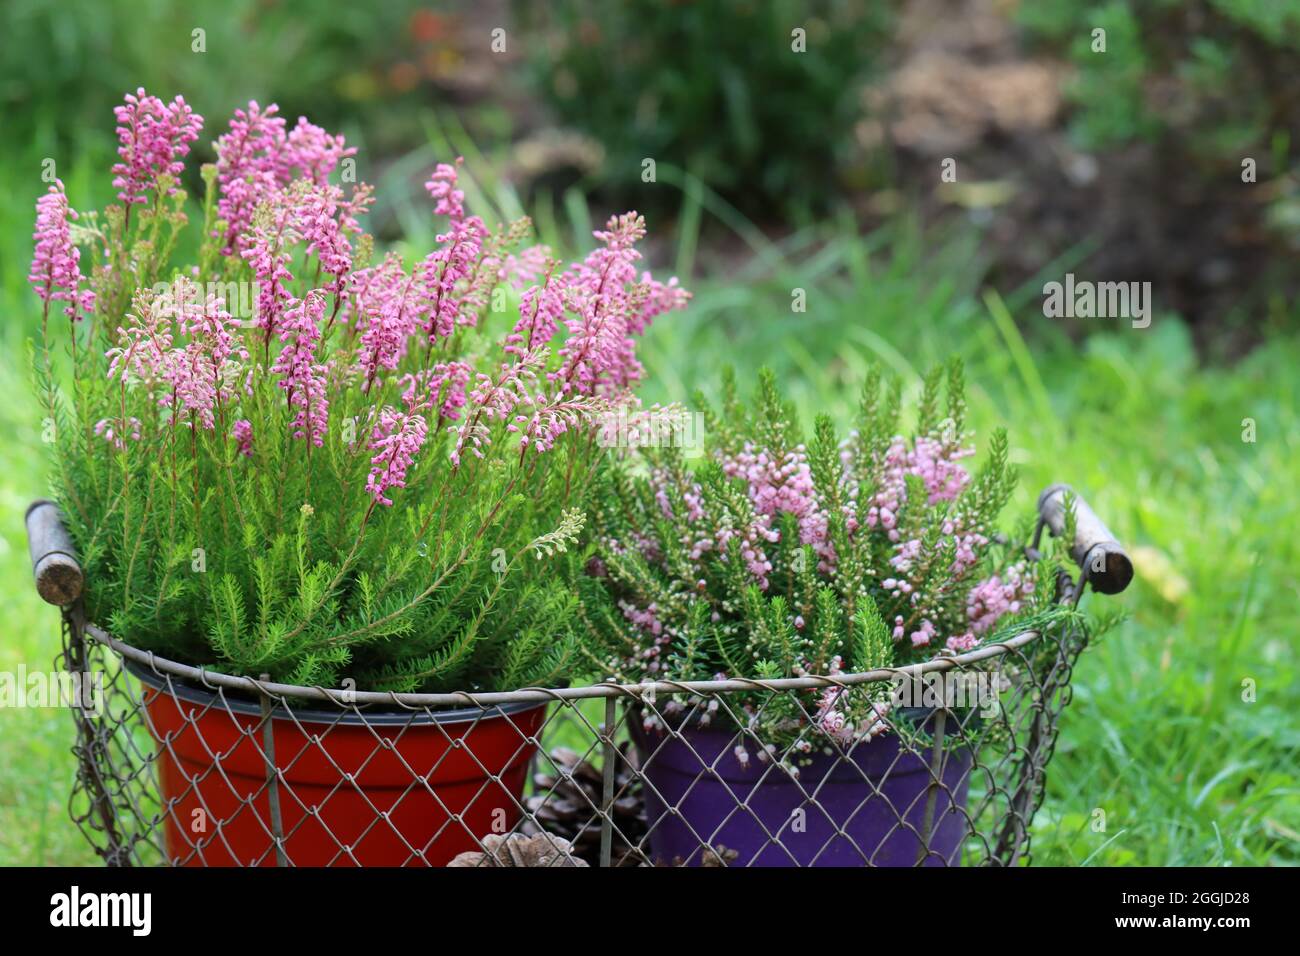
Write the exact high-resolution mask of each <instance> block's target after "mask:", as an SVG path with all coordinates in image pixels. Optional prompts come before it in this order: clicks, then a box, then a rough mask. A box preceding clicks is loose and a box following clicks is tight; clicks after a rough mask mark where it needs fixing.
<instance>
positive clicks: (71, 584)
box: [27, 485, 1132, 866]
mask: <svg viewBox="0 0 1300 956" xmlns="http://www.w3.org/2000/svg"><path fill="white" fill-rule="evenodd" d="M1067 491H1068V489H1067V488H1066V486H1063V485H1055V486H1052V487H1050V488H1048V489H1047V490H1046V491H1044V493H1043V495H1042V496H1041V497H1040V499H1039V512H1040V520H1039V526H1038V531H1037V533H1036V535H1035V540H1034V543H1033V546H1032V547H1031V549H1030V550H1031V552H1032V551H1035V550H1036V549H1037V546H1038V544H1039V540H1038V539H1039V537H1040V536H1041V533H1042V530H1043V528H1044V527H1045V526H1046V527H1048V528H1050V529H1051V530H1052V532H1053V533H1054V534H1058V535H1059V534H1060V533H1062V531H1063V529H1064V527H1065V524H1066V521H1065V514H1064V512H1065V507H1066V493H1067ZM1074 507H1075V527H1076V539H1075V541H1074V542H1073V545H1072V554H1073V555H1074V557H1075V560H1076V561H1077V562H1078V563H1079V566H1080V569H1081V571H1080V574H1079V576H1078V579H1077V581H1076V580H1074V579H1072V578H1071V576H1069V575H1065V574H1062V575H1061V576H1060V579H1059V580H1058V582H1057V596H1058V599H1059V600H1061V601H1067V602H1077V601H1078V600H1079V598H1080V596H1081V594H1082V592H1083V589H1084V586H1085V584H1087V583H1089V582H1091V584H1092V586H1093V588H1094V590H1097V591H1102V592H1104V593H1116V592H1118V591H1120V590H1123V588H1124V587H1125V586H1126V585H1127V584H1128V582H1129V580H1130V579H1131V577H1132V566H1131V564H1130V563H1129V561H1128V558H1127V557H1126V556H1125V555H1124V552H1123V550H1122V549H1121V548H1120V546H1119V545H1118V544H1116V543H1115V541H1114V538H1113V537H1112V536H1111V534H1110V532H1109V531H1108V530H1107V529H1106V528H1105V526H1104V525H1103V524H1102V523H1101V522H1100V521H1099V520H1098V519H1097V518H1096V516H1095V515H1094V514H1093V513H1092V512H1091V510H1090V509H1089V508H1088V507H1087V505H1086V504H1085V503H1084V502H1082V501H1081V500H1079V499H1077V498H1076V499H1075V506H1074ZM27 522H28V532H29V538H30V542H31V551H32V560H33V566H34V569H35V574H36V581H37V587H38V590H39V591H40V593H41V594H42V596H43V597H45V598H46V600H49V601H50V602H51V603H55V604H58V605H59V606H61V607H62V609H63V613H62V620H63V646H62V653H61V654H60V657H59V659H58V662H57V663H58V666H59V668H60V669H61V670H63V671H65V672H67V673H69V674H75V675H87V676H89V677H90V678H93V687H94V690H95V693H94V694H93V695H91V696H88V697H87V698H86V699H85V700H83V701H82V704H83V705H82V706H79V707H74V708H72V714H73V718H74V722H75V729H76V743H75V746H74V753H75V755H76V759H77V775H76V782H75V785H74V788H73V792H72V795H71V799H70V803H69V809H70V814H71V817H72V820H73V821H74V823H75V824H76V825H77V826H78V827H79V828H80V830H81V832H82V833H83V834H84V835H85V837H86V839H87V840H88V841H89V842H90V844H91V845H92V846H93V847H94V849H95V851H96V852H97V853H98V854H99V855H100V856H101V857H102V858H103V860H104V862H105V863H106V864H108V865H110V866H140V865H159V864H162V865H188V866H229V865H240V866H331V865H333V866H368V865H381V866H403V865H410V866H423V865H446V864H450V865H453V866H588V865H590V866H683V865H686V866H913V865H927V866H951V865H995V866H1014V865H1021V864H1025V863H1027V862H1029V859H1030V835H1031V824H1032V821H1033V817H1034V813H1035V812H1036V810H1037V809H1038V807H1039V804H1040V803H1041V801H1042V797H1043V789H1044V781H1045V773H1046V768H1047V764H1048V762H1049V761H1050V759H1051V756H1052V752H1053V749H1054V747H1055V743H1056V739H1057V731H1058V725H1059V720H1060V717H1061V714H1062V711H1063V710H1064V708H1065V707H1066V705H1067V704H1068V703H1069V701H1070V696H1071V689H1070V678H1071V674H1072V671H1073V667H1074V664H1075V661H1076V659H1077V657H1078V655H1079V653H1080V652H1081V651H1082V650H1083V647H1084V644H1085V643H1086V637H1085V636H1084V635H1083V634H1082V633H1081V632H1079V631H1076V630H1072V629H1069V628H1063V629H1061V630H1060V632H1059V633H1045V632H1044V633H1040V632H1037V631H1027V632H1024V633H1021V634H1018V635H1016V636H1014V637H1012V638H1010V639H1008V640H1005V641H1003V642H1000V643H996V644H989V645H985V646H981V647H978V648H976V649H974V650H971V651H968V652H965V653H962V654H956V655H950V656H942V657H938V658H935V659H932V660H929V661H926V662H925V663H922V664H916V665H911V666H908V667H900V668H891V669H888V670H880V671H872V672H868V673H861V674H852V675H838V676H835V677H815V676H813V677H798V678H788V679H781V680H765V681H761V680H749V679H740V678H737V679H728V680H717V681H705V682H683V683H677V682H658V683H646V684H618V683H613V682H606V683H601V684H595V685H592V686H586V687H572V688H558V689H538V688H529V689H523V690H518V691H513V692H503V693H482V694H470V693H453V694H392V693H367V692H364V691H352V690H332V689H325V688H318V687H300V686H292V685H283V684H277V683H274V682H271V681H269V680H265V679H263V680H256V679H253V678H248V677H232V676H229V675H225V674H219V673H215V672H211V671H207V670H204V669H201V668H194V667H190V666H188V665H185V664H181V663H177V662H175V661H169V660H165V659H162V658H160V657H157V656H156V655H154V654H152V653H149V652H145V651H141V650H139V649H137V648H134V647H132V646H130V645H129V644H126V643H123V642H122V641H120V640H117V639H116V638H114V637H113V636H111V635H109V634H107V633H106V632H104V631H103V630H102V629H100V628H98V627H97V626H95V625H94V624H93V623H90V622H87V621H86V620H85V618H84V614H83V612H82V609H81V603H80V600H79V597H80V592H81V585H82V581H81V572H80V568H79V567H78V566H77V563H76V558H75V554H74V553H73V549H72V546H71V543H70V541H68V538H67V534H66V532H65V531H64V529H63V528H62V525H61V523H60V522H59V520H58V512H57V509H56V508H55V507H54V506H53V505H52V504H50V503H48V502H38V503H37V504H35V505H33V506H32V508H31V509H29V511H28V516H27ZM885 688H888V690H889V693H890V697H891V706H890V707H889V708H888V709H887V710H886V709H884V708H882V709H881V715H880V717H879V721H878V725H877V726H876V727H875V728H873V729H874V730H875V731H877V733H875V734H872V735H867V734H857V735H851V736H850V737H849V738H848V739H847V741H846V742H844V743H840V742H838V741H837V739H836V738H833V737H827V736H826V735H824V734H821V733H814V732H813V731H811V730H806V731H804V732H803V733H801V734H799V735H798V736H797V737H796V739H795V740H794V742H793V743H789V742H787V743H786V744H785V745H784V746H783V747H781V748H777V747H775V746H773V744H772V743H771V742H770V741H766V740H763V739H760V737H759V736H758V731H757V730H756V725H757V724H758V722H759V720H760V719H761V718H763V717H764V716H771V715H772V714H776V713H780V714H782V715H788V716H790V717H792V718H794V719H795V721H796V723H800V720H799V719H800V718H802V720H801V725H802V726H803V727H805V728H807V727H811V726H812V725H813V723H814V716H813V712H812V711H813V710H815V709H816V708H817V706H818V704H820V703H824V702H827V701H830V702H838V701H839V699H840V698H841V697H844V696H846V695H847V696H853V695H860V694H867V695H871V697H870V699H871V700H881V699H883V695H882V692H883V690H884V689H885Z"/></svg>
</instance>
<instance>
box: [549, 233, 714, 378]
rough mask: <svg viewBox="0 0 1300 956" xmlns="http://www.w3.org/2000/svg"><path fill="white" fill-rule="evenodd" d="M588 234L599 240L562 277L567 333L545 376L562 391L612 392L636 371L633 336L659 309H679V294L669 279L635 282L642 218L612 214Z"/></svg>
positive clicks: (637, 375) (639, 371)
mask: <svg viewBox="0 0 1300 956" xmlns="http://www.w3.org/2000/svg"><path fill="white" fill-rule="evenodd" d="M593 235H594V236H595V237H596V238H597V239H599V240H600V241H601V242H602V243H603V245H602V246H600V247H598V248H596V249H595V250H593V251H592V252H591V253H590V254H589V255H588V256H587V258H586V259H585V260H584V261H583V262H581V263H578V264H576V265H574V266H573V267H572V268H570V270H569V271H568V272H566V273H565V274H564V276H563V282H564V286H565V305H566V307H567V308H568V309H569V310H570V311H571V312H573V313H574V314H575V318H571V319H566V320H565V325H566V327H567V328H568V330H569V338H568V340H567V341H566V342H565V343H564V345H563V347H562V348H561V349H560V352H559V354H560V356H561V357H562V362H561V364H560V368H559V369H558V370H557V371H555V372H553V373H551V376H550V377H551V380H552V381H553V382H555V383H556V384H557V385H558V386H559V387H560V389H561V391H563V392H564V393H566V394H567V393H569V392H577V393H578V394H582V395H596V394H617V393H619V392H622V391H624V390H626V389H627V388H628V387H629V386H631V385H633V384H634V383H636V382H637V381H638V380H639V379H640V377H641V374H642V368H641V365H640V363H638V362H637V361H636V357H635V354H634V352H635V342H634V339H633V337H634V336H636V335H640V334H641V333H642V332H643V331H644V330H645V328H646V326H648V325H649V323H650V321H651V319H653V318H654V316H655V315H658V314H659V313H660V312H661V311H662V310H663V309H665V308H680V307H681V306H682V305H684V304H685V302H686V299H687V298H688V296H686V294H685V293H681V294H678V292H676V291H668V290H670V289H672V290H675V289H676V285H675V283H669V285H668V286H661V285H659V284H657V283H655V282H654V281H653V280H652V279H651V278H650V276H649V274H645V275H644V276H643V277H642V279H643V282H641V283H638V282H637V272H636V262H637V260H639V259H640V258H641V254H640V253H639V252H638V251H637V250H636V248H635V246H636V243H637V242H639V241H640V240H641V239H642V238H643V237H644V236H645V220H644V219H643V218H642V217H641V216H638V215H637V214H636V213H635V212H629V213H624V214H623V215H621V216H615V217H612V218H611V219H610V220H609V222H608V223H607V224H606V227H605V229H604V230H603V231H597V232H595V233H593Z"/></svg>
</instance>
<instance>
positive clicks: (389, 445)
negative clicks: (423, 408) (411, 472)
mask: <svg viewBox="0 0 1300 956" xmlns="http://www.w3.org/2000/svg"><path fill="white" fill-rule="evenodd" d="M428 433H429V423H428V422H426V421H425V420H424V415H423V414H421V413H420V412H410V413H403V412H399V411H397V409H395V408H393V407H392V406H389V405H386V406H384V409H383V410H382V411H381V412H380V413H379V422H378V423H377V424H376V425H375V428H374V431H373V432H372V433H371V437H370V449H371V450H372V451H375V452H377V454H376V455H375V456H374V457H373V458H371V459H370V464H371V465H373V466H374V467H372V468H371V469H370V476H369V477H368V478H367V479H366V491H368V492H370V495H371V497H372V498H374V499H375V501H376V502H378V503H379V504H381V505H387V506H390V507H391V506H392V504H393V501H392V499H391V498H389V497H387V495H386V492H387V491H388V490H389V489H390V488H405V487H406V472H407V470H408V469H409V468H410V467H411V464H412V463H413V462H414V461H415V456H416V453H417V452H419V450H420V448H421V446H423V445H424V439H425V437H426V436H427V435H428Z"/></svg>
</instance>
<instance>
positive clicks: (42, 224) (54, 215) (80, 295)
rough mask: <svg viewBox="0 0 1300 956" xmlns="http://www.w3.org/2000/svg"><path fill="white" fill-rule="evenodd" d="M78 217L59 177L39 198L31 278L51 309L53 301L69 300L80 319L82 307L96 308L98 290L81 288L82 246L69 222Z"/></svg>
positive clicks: (69, 308)
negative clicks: (73, 233)
mask: <svg viewBox="0 0 1300 956" xmlns="http://www.w3.org/2000/svg"><path fill="white" fill-rule="evenodd" d="M76 218H77V213H76V211H75V210H74V209H72V208H70V207H69V206H68V197H67V195H66V194H65V193H64V191H63V183H62V182H61V181H60V180H57V179H56V180H55V181H54V184H53V185H52V186H50V188H49V191H48V192H46V193H45V195H44V196H42V197H41V198H40V199H38V200H36V230H35V232H34V233H33V234H32V240H33V241H34V243H35V246H36V248H35V251H34V253H33V255H32V267H31V269H30V270H29V271H28V273H27V281H28V282H30V283H31V284H32V288H33V289H35V290H36V294H37V295H38V296H40V297H41V301H42V302H44V303H45V306H46V309H47V310H48V309H49V305H50V303H51V302H66V303H68V304H67V306H66V307H65V308H64V310H63V311H64V312H66V313H67V315H68V317H69V318H72V319H76V318H77V313H78V310H80V311H82V312H90V311H93V310H94V308H95V293H93V292H91V291H89V290H87V291H81V289H80V286H81V267H80V265H79V263H80V261H81V250H80V249H78V248H77V247H76V246H74V245H73V244H72V230H71V228H70V227H69V225H68V224H69V222H71V221H72V220H74V219H76Z"/></svg>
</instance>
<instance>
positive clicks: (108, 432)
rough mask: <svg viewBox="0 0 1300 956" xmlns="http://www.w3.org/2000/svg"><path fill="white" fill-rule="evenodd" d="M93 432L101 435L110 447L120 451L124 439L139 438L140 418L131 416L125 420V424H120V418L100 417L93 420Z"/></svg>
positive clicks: (123, 445)
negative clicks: (95, 420)
mask: <svg viewBox="0 0 1300 956" xmlns="http://www.w3.org/2000/svg"><path fill="white" fill-rule="evenodd" d="M95 434H96V435H99V436H101V437H102V438H103V439H104V441H106V442H108V443H109V444H110V445H111V446H112V447H114V448H116V449H117V450H118V451H121V450H122V449H123V448H125V447H126V439H128V438H129V439H131V441H139V440H140V419H138V418H136V417H135V416H131V417H129V418H127V420H126V426H125V427H123V426H122V420H121V419H120V418H117V419H113V418H101V419H100V420H99V421H97V422H95Z"/></svg>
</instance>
